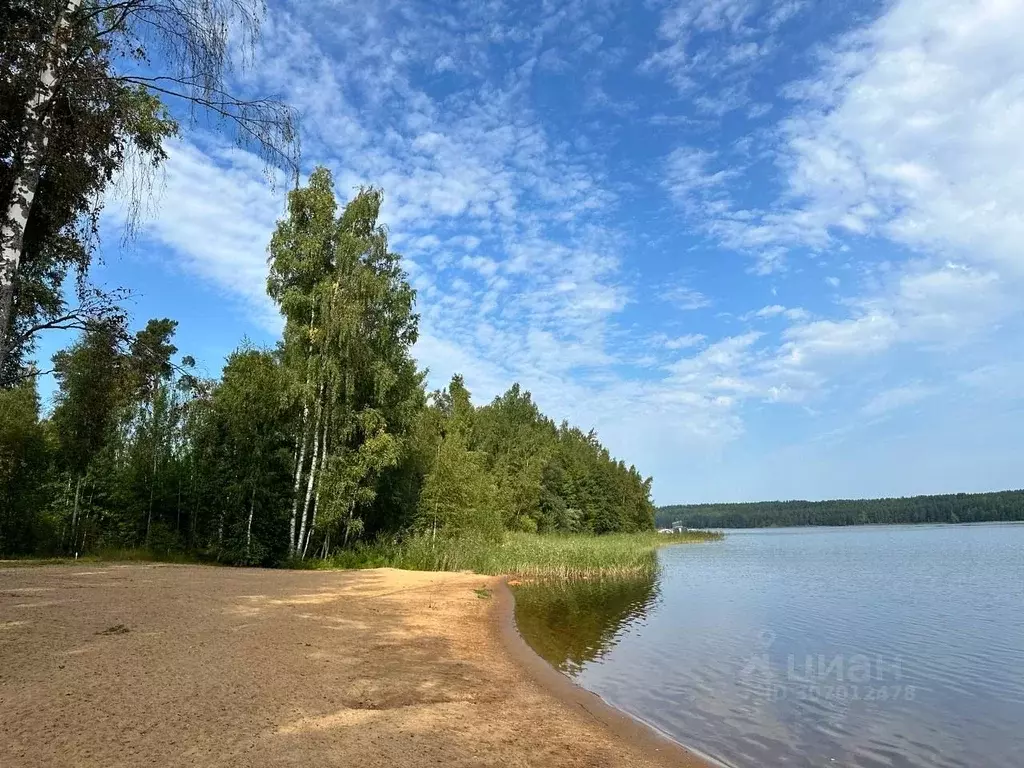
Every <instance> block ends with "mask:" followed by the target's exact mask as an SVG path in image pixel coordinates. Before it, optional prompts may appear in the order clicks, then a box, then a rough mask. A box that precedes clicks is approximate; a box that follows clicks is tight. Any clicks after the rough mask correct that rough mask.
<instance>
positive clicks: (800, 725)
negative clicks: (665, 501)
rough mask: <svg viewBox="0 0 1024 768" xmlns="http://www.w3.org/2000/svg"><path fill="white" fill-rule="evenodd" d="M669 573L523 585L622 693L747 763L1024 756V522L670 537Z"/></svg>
mask: <svg viewBox="0 0 1024 768" xmlns="http://www.w3.org/2000/svg"><path fill="white" fill-rule="evenodd" d="M660 558H661V563H662V568H661V573H660V575H659V576H658V578H657V579H656V580H652V579H647V580H643V579H641V580H636V581H630V582H620V583H614V584H609V583H605V584H582V585H579V586H577V587H558V588H548V587H538V586H531V587H522V588H520V589H519V590H517V596H516V603H517V618H518V621H519V625H520V631H521V632H522V633H523V635H524V637H526V639H527V641H529V642H530V643H531V645H533V646H534V648H536V649H537V650H538V652H539V653H541V655H543V656H545V657H546V658H547V659H548V660H549V661H551V662H552V663H553V664H555V665H556V666H558V667H560V668H561V669H563V670H564V671H565V672H566V673H567V674H570V675H571V676H573V677H574V678H575V679H576V681H577V682H579V683H580V684H581V685H583V686H584V687H586V688H588V689H590V690H592V691H594V692H595V693H598V694H600V695H601V696H602V697H603V698H604V699H605V700H606V701H607V702H609V703H610V704H612V705H614V706H616V707H618V708H620V709H622V710H625V711H626V712H629V713H630V714H632V715H634V716H635V717H637V718H639V719H641V720H644V721H645V722H647V723H649V724H650V725H653V726H654V727H655V728H657V729H659V730H661V731H663V732H664V733H666V734H668V735H669V736H672V737H673V738H675V739H677V740H678V741H681V742H682V743H684V744H686V745H688V746H691V747H693V748H695V749H697V750H700V751H702V752H704V753H706V754H708V755H711V756H714V757H716V758H718V759H719V760H721V761H722V762H724V763H726V764H728V765H731V766H737V768H755V767H757V768H761V766H815V767H816V768H817V767H818V766H860V767H862V768H875V767H876V766H877V767H879V768H881V767H882V766H885V767H886V768H926V767H927V768H954V767H955V768H985V767H986V766H991V767H992V768H1020V766H1022V765H1024V525H1022V524H992V525H984V524H982V525H958V526H877V527H857V528H799V529H792V528H790V529H776V530H757V531H735V532H730V533H728V536H727V537H726V539H725V540H724V541H722V542H718V543H711V544H695V545H682V546H676V547H669V548H667V549H665V550H662V552H661V553H660Z"/></svg>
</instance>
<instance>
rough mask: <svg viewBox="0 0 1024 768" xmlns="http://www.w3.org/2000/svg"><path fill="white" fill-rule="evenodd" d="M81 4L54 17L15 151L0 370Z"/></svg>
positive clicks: (4, 227)
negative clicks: (67, 38) (71, 26)
mask: <svg viewBox="0 0 1024 768" xmlns="http://www.w3.org/2000/svg"><path fill="white" fill-rule="evenodd" d="M81 4H82V0H68V4H67V5H66V6H65V7H64V10H63V11H61V13H60V15H59V16H58V17H57V24H56V26H55V27H54V31H53V42H54V43H56V44H55V45H53V46H52V50H51V52H50V53H49V55H48V56H47V59H46V63H45V64H44V65H43V69H42V71H41V72H40V73H39V84H38V86H37V87H36V90H35V93H33V94H32V98H31V99H29V102H28V104H27V105H26V106H25V126H26V130H25V137H24V139H22V142H21V146H20V147H19V148H18V157H17V160H18V161H19V162H20V163H21V172H20V173H19V174H18V176H17V177H16V178H15V179H14V186H13V187H12V189H11V197H10V199H9V200H8V201H7V205H6V210H5V211H4V218H3V221H2V222H0V366H3V365H4V363H6V361H7V355H8V353H9V352H10V345H9V338H8V335H9V332H10V329H11V320H12V319H13V318H12V312H13V310H14V281H15V279H16V278H17V276H18V268H19V267H20V266H21V252H22V249H23V247H24V244H25V228H26V226H27V225H28V218H29V215H30V214H31V213H32V203H33V201H34V200H35V197H36V190H37V189H38V188H39V177H40V175H41V174H42V171H43V158H44V157H45V156H46V148H47V145H48V144H49V142H50V133H49V127H50V125H49V124H50V118H49V110H48V107H49V106H50V103H51V102H52V101H53V97H54V94H55V93H56V90H57V67H58V65H59V63H60V57H61V55H62V54H63V53H64V51H65V50H66V45H65V44H64V43H63V42H61V41H60V37H61V34H62V32H63V31H64V30H65V28H66V27H67V25H68V17H70V16H71V14H73V13H74V12H75V11H77V10H78V8H79V6H81Z"/></svg>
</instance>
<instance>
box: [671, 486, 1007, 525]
mask: <svg viewBox="0 0 1024 768" xmlns="http://www.w3.org/2000/svg"><path fill="white" fill-rule="evenodd" d="M657 519H658V526H659V527H668V526H670V525H672V523H673V522H680V523H682V525H685V526H687V527H690V528H779V527H789V526H801V525H874V524H879V525H884V524H895V523H985V522H1009V521H1014V520H1024V491H998V492H995V493H955V494H945V495H940V496H909V497H901V498H890V499H837V500H833V501H759V502H752V503H745V504H689V505H687V504H679V505H674V506H668V507H660V508H659V509H658V515H657Z"/></svg>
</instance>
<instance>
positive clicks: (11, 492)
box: [0, 381, 48, 555]
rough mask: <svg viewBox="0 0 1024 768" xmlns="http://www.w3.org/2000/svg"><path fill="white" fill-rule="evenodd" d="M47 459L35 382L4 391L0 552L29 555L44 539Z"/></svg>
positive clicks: (0, 398)
mask: <svg viewBox="0 0 1024 768" xmlns="http://www.w3.org/2000/svg"><path fill="white" fill-rule="evenodd" d="M47 461H48V455H47V445H46V437H45V434H44V431H43V425H42V424H40V422H39V396H38V394H37V393H36V388H35V382H34V381H27V382H24V383H22V384H21V385H20V386H18V387H15V388H14V389H8V390H0V554H5V555H6V554H11V553H14V552H25V551H30V550H31V549H33V548H34V546H35V543H36V541H38V540H39V538H41V535H40V531H39V530H38V529H39V527H40V525H41V524H42V520H41V516H40V514H39V510H40V508H41V507H42V505H43V503H44V501H45V495H44V492H43V491H44V486H43V482H44V478H45V474H46V466H47Z"/></svg>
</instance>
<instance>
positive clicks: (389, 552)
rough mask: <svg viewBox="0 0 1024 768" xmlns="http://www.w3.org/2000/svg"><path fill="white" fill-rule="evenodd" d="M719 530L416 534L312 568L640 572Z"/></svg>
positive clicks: (522, 574)
mask: <svg viewBox="0 0 1024 768" xmlns="http://www.w3.org/2000/svg"><path fill="white" fill-rule="evenodd" d="M721 537H722V534H720V533H712V532H704V531H688V532H685V533H679V534H659V533H618V534H605V535H602V536H594V535H582V534H571V535H570V534H536V533H517V532H506V533H505V534H504V535H502V536H501V537H500V538H490V537H485V536H478V535H465V536H459V537H444V536H437V537H436V538H431V537H430V536H429V535H414V536H409V537H407V538H404V539H399V540H390V541H386V540H378V541H376V542H373V543H368V544H363V545H359V546H357V547H355V548H353V549H349V550H344V551H342V552H339V553H338V554H336V555H334V556H332V557H330V558H328V559H327V560H324V561H315V562H309V561H307V562H306V563H305V564H304V565H305V566H306V567H313V568H404V569H408V570H418V571H473V572H475V573H481V574H492V575H502V576H511V577H514V578H521V579H542V578H543V579H590V578H606V577H607V578H614V577H625V576H641V575H646V574H650V573H653V572H654V571H655V570H656V568H657V556H656V554H655V551H656V550H657V549H658V547H662V546H666V545H669V544H682V543H696V542H704V541H714V540H717V539H719V538H721Z"/></svg>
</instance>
